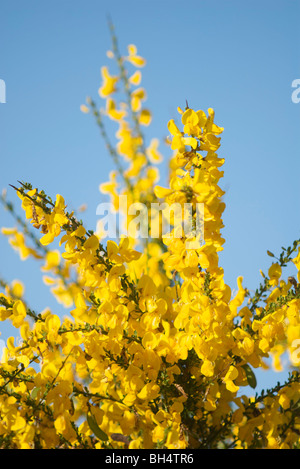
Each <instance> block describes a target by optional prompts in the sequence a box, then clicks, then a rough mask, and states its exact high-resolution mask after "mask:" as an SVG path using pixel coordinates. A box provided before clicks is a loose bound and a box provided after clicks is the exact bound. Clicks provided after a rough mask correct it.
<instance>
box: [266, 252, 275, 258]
mask: <svg viewBox="0 0 300 469" xmlns="http://www.w3.org/2000/svg"><path fill="white" fill-rule="evenodd" d="M267 254H268V256H270V257H275V256H274V254H273V253H272V252H271V251H267Z"/></svg>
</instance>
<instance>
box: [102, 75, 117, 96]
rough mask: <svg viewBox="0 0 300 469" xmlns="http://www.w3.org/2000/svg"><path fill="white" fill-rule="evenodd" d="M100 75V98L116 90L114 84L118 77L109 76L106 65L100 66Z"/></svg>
mask: <svg viewBox="0 0 300 469" xmlns="http://www.w3.org/2000/svg"><path fill="white" fill-rule="evenodd" d="M101 75H102V80H103V84H102V86H101V87H100V88H99V95H100V96H101V98H106V97H107V96H109V95H111V94H112V93H114V92H115V91H116V84H117V82H118V80H119V77H117V76H111V75H110V74H109V71H108V68H107V67H101Z"/></svg>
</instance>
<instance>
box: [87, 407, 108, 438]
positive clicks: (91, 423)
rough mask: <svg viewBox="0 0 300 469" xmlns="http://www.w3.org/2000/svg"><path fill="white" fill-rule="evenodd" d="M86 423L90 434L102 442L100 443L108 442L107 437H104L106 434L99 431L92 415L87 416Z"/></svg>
mask: <svg viewBox="0 0 300 469" xmlns="http://www.w3.org/2000/svg"><path fill="white" fill-rule="evenodd" d="M87 423H88V425H89V427H90V429H91V430H92V432H93V433H94V435H95V436H96V437H97V438H99V440H102V441H107V440H108V436H107V435H106V433H104V431H103V430H101V428H100V427H99V425H98V423H97V421H96V419H95V417H94V416H93V415H92V414H87Z"/></svg>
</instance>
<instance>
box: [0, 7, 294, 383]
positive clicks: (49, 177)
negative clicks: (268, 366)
mask: <svg viewBox="0 0 300 469" xmlns="http://www.w3.org/2000/svg"><path fill="white" fill-rule="evenodd" d="M107 15H110V17H111V19H112V21H113V23H114V25H115V28H116V33H117V36H118V40H119V45H120V48H121V51H122V52H123V53H126V46H127V44H130V43H134V44H136V45H137V47H138V51H139V53H140V54H141V55H142V56H143V57H145V58H146V59H147V67H146V68H145V69H143V81H142V85H143V86H144V87H145V88H146V90H147V95H148V101H147V105H148V107H149V108H150V109H152V111H153V122H152V124H151V127H149V128H148V129H147V132H146V135H147V138H149V139H150V138H152V137H158V138H160V139H163V138H164V137H165V136H166V135H167V122H168V120H169V119H170V118H173V117H175V116H177V111H176V109H177V106H181V107H184V105H185V100H188V103H189V105H190V107H192V108H194V109H203V110H205V111H206V110H207V108H209V107H213V108H214V109H215V113H216V118H215V121H216V123H217V124H219V125H221V126H223V127H224V128H225V131H224V133H223V136H222V147H221V150H220V152H219V155H220V156H223V157H225V159H226V163H225V165H224V170H225V176H224V179H223V182H222V187H223V188H224V189H225V190H226V195H225V199H224V201H225V203H226V211H225V213H224V217H223V218H224V223H225V229H224V236H225V238H226V243H225V246H224V252H223V253H222V254H221V264H222V266H223V267H224V270H225V280H226V282H227V283H228V284H229V285H230V286H231V287H232V288H236V278H237V276H239V275H243V276H244V285H245V286H247V287H248V288H249V289H250V290H254V289H255V288H256V286H257V285H258V283H259V282H260V280H261V277H260V274H259V269H260V268H261V269H263V270H265V271H266V270H267V269H268V266H269V264H270V262H271V259H270V258H269V257H268V256H267V255H266V251H267V249H269V250H270V251H273V252H275V253H279V252H280V248H281V246H288V245H290V244H291V243H292V242H293V240H294V239H298V238H299V237H300V236H299V206H300V184H299V173H300V171H299V170H300V163H299V147H300V145H299V128H300V127H299V124H300V103H299V104H295V103H293V102H292V99H291V95H292V91H293V89H292V87H291V84H292V82H293V80H295V79H297V78H300V49H299V35H300V33H299V16H300V2H299V1H292V0H284V1H276V0H275V1H274V0H273V1H269V0H264V1H256V0H255V1H252V2H241V1H239V0H236V1H230V0H229V1H224V0H216V1H214V2H210V1H203V0H202V1H201V0H200V1H190V0H186V1H185V2H181V1H176V0H173V1H169V0H163V1H157V0H151V1H143V0H139V1H133V0H127V1H126V2H124V1H121V0H111V1H109V2H105V1H101V0H98V1H95V0H87V1H85V2H81V1H77V0H72V1H67V0H59V1H58V0H52V1H51V2H46V1H40V2H36V1H33V0H29V1H27V2H26V3H25V2H23V1H15V0H11V1H6V2H2V5H1V29H0V44H1V54H0V79H3V80H5V83H6V101H7V102H6V104H0V133H1V138H0V158H1V172H0V190H2V189H3V188H7V189H8V195H9V198H11V199H12V200H15V201H16V204H18V200H19V199H18V198H17V197H16V196H15V194H14V193H13V191H12V189H10V188H9V186H8V185H9V184H17V180H24V181H29V182H31V183H32V184H33V186H34V187H35V186H38V187H39V188H43V189H44V190H45V191H46V193H48V194H50V195H52V196H54V197H55V195H56V194H57V193H60V194H62V195H63V196H64V198H65V200H66V201H67V203H68V206H69V208H70V209H71V208H77V207H79V206H80V205H81V204H82V203H87V205H88V210H87V212H86V214H85V215H84V217H83V218H84V220H86V223H87V225H88V226H89V228H91V229H94V228H95V226H96V221H97V218H96V207H97V205H98V204H99V203H100V202H102V201H103V198H101V195H100V193H99V190H98V187H99V184H100V183H101V182H104V181H106V180H107V176H108V173H109V171H110V170H111V169H113V163H112V161H111V160H110V159H109V157H108V155H107V153H106V150H105V147H104V144H103V142H102V140H101V137H100V135H99V132H98V129H97V127H96V125H95V123H94V122H93V119H92V118H91V117H90V116H87V115H84V114H82V113H81V112H80V110H79V107H80V105H81V104H82V103H84V101H85V98H86V96H92V97H97V90H98V88H99V86H100V82H101V76H100V67H101V66H102V65H105V64H110V61H109V59H107V57H106V51H107V50H108V49H109V48H110V47H111V41H110V33H109V29H108V25H107ZM99 103H100V101H99ZM161 150H162V152H163V153H164V156H165V158H166V159H167V158H168V156H169V153H168V150H167V149H166V148H164V147H162V148H161ZM0 225H1V226H13V221H12V219H11V217H10V216H9V214H7V213H6V212H4V211H3V209H2V207H0ZM0 253H1V262H0V277H4V278H5V279H6V280H8V281H11V280H13V279H14V278H19V279H20V280H22V281H23V282H24V283H25V284H26V292H27V293H26V297H27V299H28V301H29V303H30V304H31V305H32V307H33V308H36V310H42V309H43V308H44V307H45V306H48V305H49V306H52V305H53V300H52V297H51V296H50V294H49V292H48V289H47V287H46V286H44V285H43V284H42V283H41V280H40V273H39V270H38V267H37V265H36V264H35V263H34V262H31V261H29V262H27V261H26V262H25V263H24V262H23V263H22V262H20V261H19V259H18V257H17V255H16V254H15V253H14V252H13V251H12V250H11V249H10V248H9V247H8V244H7V240H6V239H3V236H1V237H0ZM54 305H55V306H54V309H56V310H57V311H58V310H59V307H57V306H56V304H55V303H54ZM1 327H2V338H5V336H6V334H7V331H5V330H3V326H1ZM277 378H278V375H276V376H275V378H274V379H275V381H277ZM268 379H269V378H268ZM270 380H271V381H270V383H271V384H272V383H273V381H274V380H273V378H270ZM272 380H273V381H272Z"/></svg>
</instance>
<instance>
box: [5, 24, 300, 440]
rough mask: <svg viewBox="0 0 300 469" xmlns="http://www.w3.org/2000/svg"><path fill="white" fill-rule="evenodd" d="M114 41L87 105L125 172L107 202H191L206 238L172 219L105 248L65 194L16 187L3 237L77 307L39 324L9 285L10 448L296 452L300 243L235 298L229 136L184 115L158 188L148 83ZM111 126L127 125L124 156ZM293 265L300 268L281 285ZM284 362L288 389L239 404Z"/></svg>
mask: <svg viewBox="0 0 300 469" xmlns="http://www.w3.org/2000/svg"><path fill="white" fill-rule="evenodd" d="M112 38H113V50H112V51H109V52H108V57H109V58H110V59H114V60H115V63H116V66H117V69H118V72H116V73H115V74H113V73H112V72H111V70H110V68H109V67H108V66H105V67H102V69H101V76H102V83H101V86H100V88H99V96H100V97H101V98H102V99H103V100H104V102H105V105H104V107H103V108H101V109H98V107H97V105H96V103H95V101H94V100H92V99H90V98H88V99H87V102H86V104H84V105H82V106H81V110H82V111H83V112H84V113H91V114H93V115H94V116H95V118H96V122H97V125H98V126H99V129H100V132H101V135H102V137H103V138H104V141H105V143H106V146H107V149H108V152H109V154H110V155H111V157H112V159H113V161H114V163H115V165H116V169H115V171H113V172H112V173H111V175H110V179H109V181H108V182H107V183H104V184H101V186H100V191H101V193H102V194H108V195H109V196H110V200H111V201H112V203H113V206H114V208H115V210H117V211H119V210H122V209H123V207H122V206H120V196H124V195H126V196H127V198H128V201H129V203H130V204H133V203H136V202H142V203H143V204H146V206H147V207H149V208H150V206H151V204H153V203H155V204H163V205H164V207H165V210H167V209H168V207H172V206H174V204H176V206H179V207H180V212H181V215H183V217H184V214H185V206H186V204H190V206H191V207H192V210H191V219H190V224H189V227H194V226H196V225H197V206H198V204H202V206H203V221H204V223H203V230H202V231H201V236H200V237H197V233H196V235H195V230H194V231H193V230H192V231H191V230H187V229H186V226H178V225H176V226H175V223H174V224H173V229H171V231H170V233H168V236H165V235H163V234H162V233H160V234H159V235H158V236H156V237H155V238H151V237H150V238H149V237H147V238H146V239H144V240H141V239H138V238H137V237H135V236H130V237H121V239H119V240H118V241H117V240H112V239H111V240H108V241H106V242H105V239H104V237H103V226H98V229H97V230H96V232H93V231H91V230H88V229H87V228H85V227H84V226H83V223H82V222H81V221H78V219H77V218H76V216H75V215H74V213H69V212H68V211H67V207H66V203H65V201H64V198H63V197H62V196H61V195H57V196H56V199H55V201H54V202H53V201H52V199H51V198H50V197H49V196H47V195H46V194H45V193H44V192H43V191H39V190H38V189H33V188H32V187H31V186H30V185H29V184H26V183H22V185H21V186H20V187H18V188H16V189H17V194H18V196H19V197H20V199H21V201H22V208H23V210H24V211H25V218H26V220H27V222H28V223H25V222H22V220H20V218H19V217H17V216H16V221H17V227H16V228H13V229H8V228H4V229H3V230H2V231H3V234H4V235H6V236H8V237H9V241H10V243H11V244H12V246H13V247H14V248H15V249H17V250H18V251H19V253H20V255H21V258H23V259H24V258H26V257H28V256H32V257H33V258H35V259H37V260H38V262H40V263H41V271H42V273H43V278H44V281H45V283H46V284H48V285H50V287H51V291H52V293H53V295H54V297H55V298H56V299H57V301H58V308H59V307H61V306H62V305H63V306H65V307H67V308H69V310H70V311H69V313H68V314H61V313H59V312H54V311H52V310H51V309H49V308H47V309H45V310H43V311H41V312H38V313H37V312H35V310H34V309H31V308H30V306H29V305H28V304H27V302H26V300H25V299H24V288H23V286H22V284H21V283H20V282H16V281H14V282H13V283H12V284H8V283H7V282H5V281H4V280H1V287H2V290H3V292H2V293H0V320H1V321H11V323H12V325H13V326H14V327H15V328H16V329H17V330H18V332H19V335H20V340H18V341H17V340H16V338H15V337H10V338H9V339H8V340H7V343H6V347H5V349H4V353H3V357H2V359H1V363H0V444H1V447H3V448H18V449H24V448H26V449H27V448H33V449H37V448H43V449H49V448H99V449H101V448H130V449H152V448H154V449H155V448H168V449H186V448H244V449H251V448H272V449H273V448H281V449H287V448H299V447H300V437H299V432H300V414H299V409H300V407H299V406H300V400H299V392H300V382H299V373H298V371H297V370H298V367H299V365H300V356H299V355H300V354H299V353H297V351H298V352H299V345H300V315H299V312H300V285H299V284H300V240H299V241H295V242H294V244H293V246H292V247H289V248H286V249H283V251H282V253H281V254H280V256H279V257H278V258H276V262H273V264H272V265H271V266H270V269H269V271H268V273H267V274H264V273H262V278H263V281H262V283H261V285H260V286H259V288H258V289H257V290H256V292H255V293H254V294H251V293H250V292H249V291H248V289H247V288H246V287H244V286H243V277H239V278H238V279H237V287H238V288H237V292H236V294H235V295H234V294H233V290H232V289H231V288H230V287H229V286H228V285H227V284H226V283H225V278H224V270H223V268H222V267H221V266H220V265H219V252H220V251H221V250H222V249H223V245H224V242H225V240H224V238H223V237H222V228H223V221H222V214H223V212H224V209H225V203H224V202H223V195H224V191H223V190H222V189H221V187H220V185H219V183H220V180H221V178H222V176H223V171H221V169H220V168H221V167H222V165H223V164H224V158H220V157H219V156H218V153H217V152H218V151H219V148H220V141H221V138H220V134H221V133H222V131H223V128H222V127H219V126H218V125H217V124H215V122H214V119H215V115H214V111H213V109H208V111H207V113H205V112H204V111H202V110H193V109H191V108H190V107H189V106H188V104H186V107H185V109H184V110H183V109H181V108H178V114H179V119H178V122H175V119H171V120H170V122H169V123H168V130H169V133H170V138H169V141H168V145H169V148H170V149H171V150H172V152H173V154H172V157H171V159H170V165H169V168H170V171H169V180H168V183H166V184H165V186H167V187H163V186H160V185H158V182H159V163H161V161H162V155H161V153H160V151H159V141H158V139H156V138H152V139H150V142H148V143H147V142H146V138H145V136H144V130H143V129H144V128H145V127H147V126H149V124H150V123H151V119H152V116H151V112H150V111H149V110H148V109H147V108H146V107H144V102H145V100H146V91H145V89H144V88H142V87H141V79H142V75H141V70H140V69H141V67H143V66H144V65H145V60H144V58H142V57H141V56H140V55H138V51H137V48H136V46H134V45H132V44H131V45H129V46H128V49H127V55H125V56H122V55H121V54H120V53H119V49H118V44H117V41H116V38H115V35H114V33H113V34H112ZM119 95H121V98H120V99H118V96H119ZM105 119H109V120H111V121H113V124H114V125H117V129H116V133H115V137H116V144H115V145H113V144H112V143H111V140H110V137H109V134H108V132H107V130H106V129H107V127H106V126H105V124H104V122H105ZM2 202H3V203H4V205H5V206H6V208H8V209H10V211H11V212H12V214H13V215H14V214H15V212H14V209H13V208H12V205H11V204H10V203H8V202H7V201H6V198H4V197H3V198H2ZM127 215H128V214H127ZM151 220H152V221H153V218H151V214H149V230H151V223H150V222H151ZM129 221H130V216H129V215H128V217H126V222H127V223H129ZM173 221H174V220H173ZM28 224H29V227H28ZM31 227H32V228H34V230H32V231H31ZM178 229H179V230H180V233H179V234H178V232H175V231H176V230H178ZM36 230H38V232H39V235H37V234H36V233H37V231H36ZM32 241H33V243H34V244H33V246H32V247H31V246H30V242H32ZM203 241H204V242H203ZM56 244H57V245H56ZM191 246H192V247H191ZM269 255H270V256H271V257H275V256H274V254H272V253H269ZM288 264H289V265H292V266H294V268H295V271H296V273H295V277H289V278H288V279H286V280H284V278H283V270H284V268H285V267H286V266H287V265H288ZM297 347H298V349H297ZM285 353H287V354H288V356H289V359H290V365H291V367H292V372H291V374H290V376H289V379H288V380H287V382H285V383H283V384H278V385H277V386H276V387H275V388H273V389H269V390H266V391H262V392H261V393H260V394H256V396H254V397H252V398H250V397H247V396H246V394H243V388H245V387H246V386H250V387H252V388H255V387H256V377H255V371H254V370H255V369H258V368H263V369H264V368H267V367H268V364H267V359H268V358H270V357H271V358H272V359H273V366H274V367H275V368H276V369H280V367H281V366H282V365H281V357H282V356H283V354H285Z"/></svg>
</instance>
